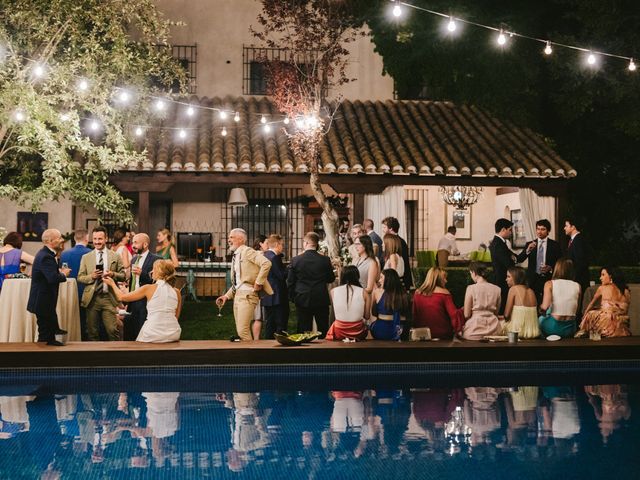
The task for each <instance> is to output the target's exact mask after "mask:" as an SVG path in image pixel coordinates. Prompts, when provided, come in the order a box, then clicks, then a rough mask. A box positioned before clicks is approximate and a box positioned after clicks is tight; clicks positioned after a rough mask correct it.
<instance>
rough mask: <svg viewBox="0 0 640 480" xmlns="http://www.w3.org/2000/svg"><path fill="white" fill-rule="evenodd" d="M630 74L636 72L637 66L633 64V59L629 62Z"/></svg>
mask: <svg viewBox="0 0 640 480" xmlns="http://www.w3.org/2000/svg"><path fill="white" fill-rule="evenodd" d="M627 68H628V69H629V71H630V72H635V71H636V64H635V63H633V58H632V59H630V60H629V66H628V67H627Z"/></svg>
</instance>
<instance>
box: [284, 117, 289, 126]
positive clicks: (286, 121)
mask: <svg viewBox="0 0 640 480" xmlns="http://www.w3.org/2000/svg"><path fill="white" fill-rule="evenodd" d="M283 121H284V124H285V125H289V117H284V120H283Z"/></svg>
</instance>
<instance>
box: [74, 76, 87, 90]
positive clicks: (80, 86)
mask: <svg viewBox="0 0 640 480" xmlns="http://www.w3.org/2000/svg"><path fill="white" fill-rule="evenodd" d="M77 88H78V91H80V92H86V91H87V90H89V80H87V79H86V78H81V79H80V80H78V85H77Z"/></svg>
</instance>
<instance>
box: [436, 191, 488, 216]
mask: <svg viewBox="0 0 640 480" xmlns="http://www.w3.org/2000/svg"><path fill="white" fill-rule="evenodd" d="M440 193H441V194H442V200H443V201H444V203H446V204H447V205H452V206H454V207H456V210H465V209H466V208H467V207H468V206H469V205H473V204H474V203H476V202H477V201H478V199H479V198H480V194H481V193H482V187H462V186H460V185H455V186H452V187H440Z"/></svg>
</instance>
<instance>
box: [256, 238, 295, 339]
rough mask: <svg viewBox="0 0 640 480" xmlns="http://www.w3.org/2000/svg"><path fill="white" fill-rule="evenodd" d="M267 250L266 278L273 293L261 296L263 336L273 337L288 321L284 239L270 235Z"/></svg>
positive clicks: (284, 327)
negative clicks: (267, 273)
mask: <svg viewBox="0 0 640 480" xmlns="http://www.w3.org/2000/svg"><path fill="white" fill-rule="evenodd" d="M267 245H268V246H269V250H267V251H266V252H264V256H265V257H267V259H268V260H270V261H271V270H269V276H268V277H267V280H268V282H269V285H271V288H272V289H273V295H268V296H266V297H263V298H262V300H261V304H262V306H263V307H264V324H265V327H264V338H266V339H267V340H272V339H273V334H274V333H282V332H283V331H284V330H286V329H287V324H288V323H289V295H288V293H287V270H286V269H285V268H284V264H283V263H282V257H283V256H284V255H283V254H282V250H283V249H284V241H283V240H282V237H281V236H280V235H270V236H269V238H267Z"/></svg>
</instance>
